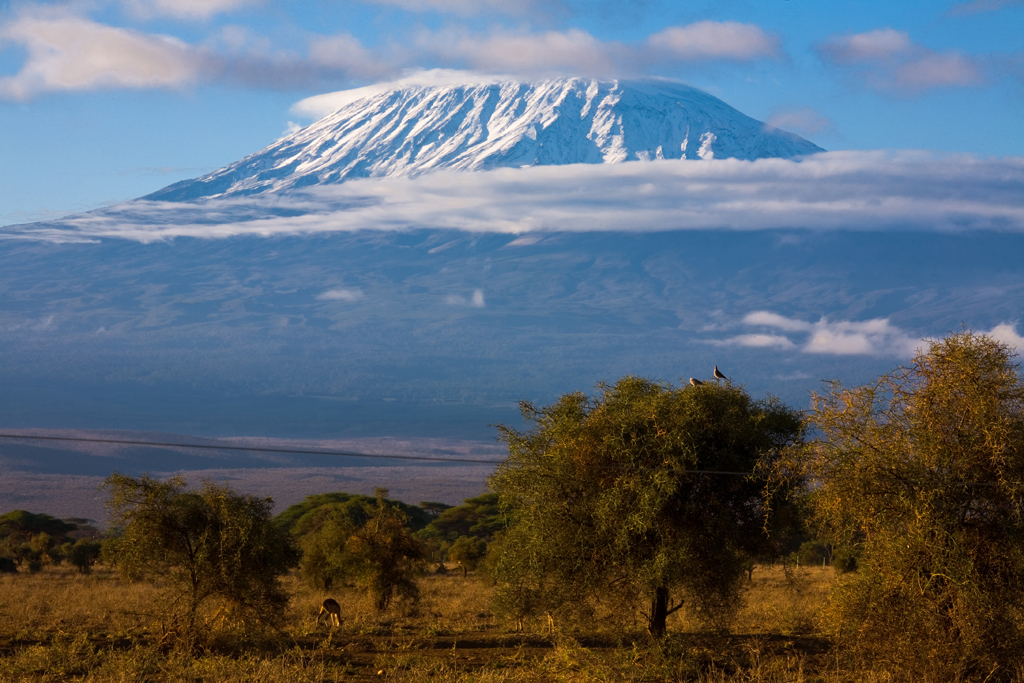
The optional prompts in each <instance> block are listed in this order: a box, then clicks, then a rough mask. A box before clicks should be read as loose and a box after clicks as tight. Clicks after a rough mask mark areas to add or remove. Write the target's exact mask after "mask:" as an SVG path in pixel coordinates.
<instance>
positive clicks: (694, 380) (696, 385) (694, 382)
mask: <svg viewBox="0 0 1024 683" xmlns="http://www.w3.org/2000/svg"><path fill="white" fill-rule="evenodd" d="M690 384H691V385H692V386H695V387H699V386H700V385H701V384H704V382H701V381H700V380H699V379H694V378H693V377H691V378H690Z"/></svg>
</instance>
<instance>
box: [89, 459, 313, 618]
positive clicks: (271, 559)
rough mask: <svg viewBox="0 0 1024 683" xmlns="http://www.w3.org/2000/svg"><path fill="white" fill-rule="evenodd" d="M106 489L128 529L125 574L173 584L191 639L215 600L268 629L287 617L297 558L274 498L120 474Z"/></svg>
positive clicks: (121, 564) (117, 551)
mask: <svg viewBox="0 0 1024 683" xmlns="http://www.w3.org/2000/svg"><path fill="white" fill-rule="evenodd" d="M105 487H106V489H107V490H108V491H109V494H110V500H109V503H108V507H109V509H110V511H111V516H112V518H113V521H114V522H115V523H116V524H119V525H121V526H123V527H124V533H123V534H122V535H121V536H119V537H118V538H117V539H116V543H115V545H114V547H113V553H112V554H113V557H114V559H115V560H116V563H117V566H118V568H119V569H120V570H121V572H122V573H123V574H125V575H127V576H129V577H154V578H157V577H158V578H162V579H164V580H165V581H167V585H168V586H169V593H170V595H169V596H168V600H167V601H166V603H167V605H168V606H169V608H170V609H175V608H179V607H183V611H184V616H185V626H186V630H187V633H188V635H189V636H190V637H191V636H194V635H195V634H196V615H197V612H198V610H199V608H200V606H201V605H202V604H203V603H204V602H206V601H207V600H209V599H211V598H219V599H221V600H222V601H224V602H225V603H227V604H228V605H230V606H231V607H233V608H236V609H239V610H241V611H242V612H243V613H247V614H250V615H253V616H255V617H257V618H258V619H260V620H262V621H264V622H270V620H271V619H273V618H275V617H278V616H280V614H281V612H282V610H283V609H284V607H285V605H286V604H287V602H288V596H287V594H286V593H285V592H284V590H283V589H282V587H281V585H280V583H279V581H278V579H279V577H280V576H282V575H283V574H284V573H286V572H287V571H288V569H289V568H290V567H292V566H294V565H295V563H296V560H297V554H296V552H295V550H294V549H293V548H292V545H291V541H290V538H289V536H288V534H287V532H286V531H284V530H282V529H280V528H278V527H277V526H275V525H274V524H273V523H272V522H271V515H270V512H271V509H272V508H273V501H272V500H271V499H270V498H257V497H255V496H248V495H242V494H239V493H236V492H234V491H232V490H231V489H230V488H228V487H227V486H218V485H216V484H214V483H213V482H210V481H207V482H205V484H204V485H203V488H202V489H201V490H200V491H188V490H186V485H185V481H184V479H182V478H181V477H173V478H171V479H169V480H167V481H163V482H161V481H157V480H155V479H151V478H150V477H149V476H143V477H142V478H139V479H135V478H132V477H128V476H125V475H123V474H119V473H115V474H112V475H111V476H110V477H108V478H107V480H106V483H105Z"/></svg>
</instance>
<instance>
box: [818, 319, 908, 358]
mask: <svg viewBox="0 0 1024 683" xmlns="http://www.w3.org/2000/svg"><path fill="white" fill-rule="evenodd" d="M919 346H921V340H919V339H915V338H913V337H911V336H909V335H907V334H906V333H904V332H903V330H901V329H899V328H898V327H895V326H893V325H892V324H890V323H889V319H888V318H876V319H874V320H867V321H865V322H851V321H845V320H841V321H838V322H834V323H831V322H829V321H828V320H826V319H825V318H822V319H821V320H820V321H819V322H818V323H817V324H815V329H814V332H813V333H812V334H811V338H810V340H809V341H808V342H807V343H806V344H805V345H804V347H803V350H804V351H805V352H807V353H823V354H831V355H839V356H848V355H872V356H899V357H909V356H911V355H913V353H914V351H915V350H916V349H917V348H918V347H919Z"/></svg>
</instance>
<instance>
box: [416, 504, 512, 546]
mask: <svg viewBox="0 0 1024 683" xmlns="http://www.w3.org/2000/svg"><path fill="white" fill-rule="evenodd" d="M504 528H505V517H504V515H502V514H501V511H500V510H499V508H498V494H496V493H485V494H483V495H480V496H476V497H475V498H467V499H466V500H464V501H463V502H462V505H457V506H455V507H451V506H449V507H448V508H447V509H445V510H444V511H442V512H441V513H440V514H438V515H437V517H436V518H435V519H434V520H433V521H431V522H430V524H428V525H427V527H426V528H425V529H423V530H422V531H420V532H419V536H420V537H421V538H425V539H436V540H439V541H444V542H447V543H454V542H455V540H456V539H458V538H459V537H460V536H469V537H472V538H481V539H484V540H485V541H489V540H490V539H491V538H493V537H494V534H496V533H497V532H499V531H501V530H502V529H504Z"/></svg>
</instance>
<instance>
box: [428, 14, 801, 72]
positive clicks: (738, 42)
mask: <svg viewBox="0 0 1024 683" xmlns="http://www.w3.org/2000/svg"><path fill="white" fill-rule="evenodd" d="M411 51H412V52H418V53H419V58H418V59H422V58H423V57H428V58H430V59H433V60H435V61H438V62H440V63H442V64H444V65H445V66H449V67H457V68H467V67H468V68H471V69H475V70H479V71H485V72H489V73H514V74H517V75H519V76H523V77H530V76H538V75H549V74H564V73H571V74H572V75H575V76H596V77H617V76H628V75H636V74H641V73H644V72H646V71H647V70H648V69H649V67H650V66H651V65H653V64H664V63H669V64H680V63H686V62H707V61H753V60H758V59H778V58H780V57H782V56H783V52H782V48H781V45H780V42H779V39H778V37H777V36H775V35H774V34H770V33H766V32H765V31H763V30H762V29H761V28H760V27H758V26H755V25H754V24H741V23H737V22H731V21H725V22H715V21H701V22H697V23H694V24H688V25H686V26H670V27H668V28H665V29H663V30H661V31H659V32H657V33H654V34H652V35H650V36H648V37H647V38H646V39H644V40H641V41H639V42H635V43H622V42H618V41H602V40H599V39H598V38H595V37H594V36H593V35H591V34H590V33H588V32H587V31H584V30H582V29H577V28H573V29H568V30H565V31H544V32H534V31H529V30H526V29H523V30H520V31H509V30H504V29H500V30H494V31H491V32H490V33H484V34H481V33H474V32H471V31H469V30H468V29H466V28H462V27H447V28H444V29H441V30H438V31H430V30H426V29H424V30H422V31H421V32H420V33H419V34H418V36H417V38H416V40H415V41H414V45H413V46H412V48H411Z"/></svg>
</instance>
